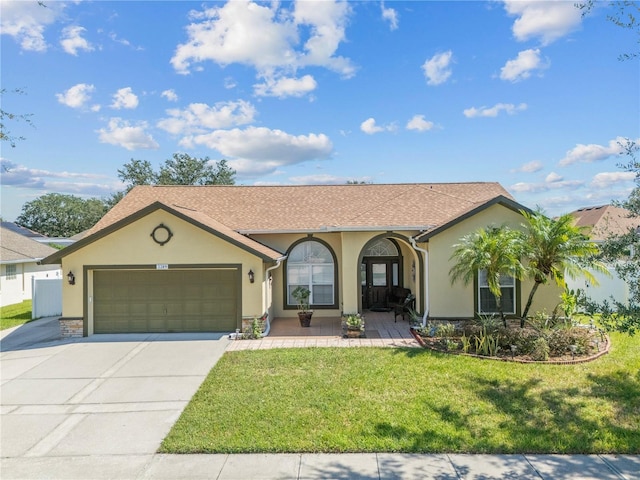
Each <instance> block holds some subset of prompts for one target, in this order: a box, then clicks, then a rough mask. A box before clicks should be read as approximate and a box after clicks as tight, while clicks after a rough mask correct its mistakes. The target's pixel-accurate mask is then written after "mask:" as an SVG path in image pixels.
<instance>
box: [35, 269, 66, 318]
mask: <svg viewBox="0 0 640 480" xmlns="http://www.w3.org/2000/svg"><path fill="white" fill-rule="evenodd" d="M31 291H32V295H33V297H32V298H33V304H32V309H31V318H32V319H34V318H42V317H53V316H54V315H62V279H61V278H56V279H48V278H32V279H31Z"/></svg>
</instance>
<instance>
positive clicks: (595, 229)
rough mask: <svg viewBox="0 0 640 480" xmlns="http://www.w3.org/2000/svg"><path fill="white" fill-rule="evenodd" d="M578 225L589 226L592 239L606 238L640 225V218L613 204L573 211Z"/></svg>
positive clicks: (572, 213)
mask: <svg viewBox="0 0 640 480" xmlns="http://www.w3.org/2000/svg"><path fill="white" fill-rule="evenodd" d="M571 215H573V217H574V218H575V219H576V225H577V226H579V227H585V228H588V229H589V231H590V234H591V238H592V240H604V239H606V238H607V237H609V236H610V235H623V234H625V233H627V232H628V231H629V230H635V229H636V228H638V227H640V218H638V217H632V216H631V212H630V211H629V210H627V209H624V208H621V207H615V206H613V205H601V206H598V207H586V208H580V209H578V210H575V211H573V212H571Z"/></svg>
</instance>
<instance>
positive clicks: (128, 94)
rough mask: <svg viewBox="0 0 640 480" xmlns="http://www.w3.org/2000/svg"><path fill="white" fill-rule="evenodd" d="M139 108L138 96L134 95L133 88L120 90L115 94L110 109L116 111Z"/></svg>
mask: <svg viewBox="0 0 640 480" xmlns="http://www.w3.org/2000/svg"><path fill="white" fill-rule="evenodd" d="M137 106H138V96H137V95H136V94H135V93H133V90H132V89H131V87H125V88H121V89H119V90H118V91H117V92H116V93H114V94H113V102H112V103H111V105H110V107H111V108H113V109H115V110H120V109H122V108H127V109H134V108H136V107H137Z"/></svg>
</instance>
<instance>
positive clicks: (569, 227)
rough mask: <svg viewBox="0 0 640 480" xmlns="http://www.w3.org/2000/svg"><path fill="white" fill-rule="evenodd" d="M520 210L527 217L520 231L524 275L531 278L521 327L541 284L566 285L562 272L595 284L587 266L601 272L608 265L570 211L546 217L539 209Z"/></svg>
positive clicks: (604, 270)
mask: <svg viewBox="0 0 640 480" xmlns="http://www.w3.org/2000/svg"><path fill="white" fill-rule="evenodd" d="M521 213H522V215H523V216H524V217H525V219H526V223H523V228H524V232H523V233H522V234H521V235H522V244H523V247H524V250H523V253H524V259H523V260H524V262H525V268H526V276H527V277H528V278H531V279H533V281H534V284H533V287H532V288H531V292H530V293H529V298H528V299H527V304H526V306H525V307H524V311H523V312H522V318H521V320H520V326H521V327H524V322H525V319H526V318H527V315H528V313H529V309H530V308H531V303H532V302H533V297H534V295H535V294H536V292H537V291H538V287H540V285H544V284H546V283H548V282H549V280H553V281H554V282H555V283H556V284H557V285H558V286H559V287H562V288H566V282H565V275H569V276H570V277H571V278H575V277H576V276H579V275H584V276H585V277H586V278H587V279H588V280H589V281H590V282H592V283H593V284H597V281H596V279H595V278H594V276H593V274H592V273H591V272H590V270H589V269H594V270H597V271H601V272H606V271H607V269H606V267H605V266H604V265H603V264H602V262H600V261H598V260H597V259H596V255H597V253H598V247H597V246H596V244H595V243H593V242H592V241H591V240H590V239H589V237H588V236H587V235H586V234H585V233H584V231H583V229H582V228H581V227H578V226H576V225H575V221H574V218H573V216H572V215H571V214H568V213H567V214H565V215H562V216H560V217H558V218H549V217H547V216H546V215H544V214H543V213H542V212H540V211H537V212H533V213H529V212H525V211H522V212H521Z"/></svg>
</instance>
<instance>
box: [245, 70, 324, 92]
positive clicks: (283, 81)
mask: <svg viewBox="0 0 640 480" xmlns="http://www.w3.org/2000/svg"><path fill="white" fill-rule="evenodd" d="M317 86H318V84H317V83H316V81H315V79H314V78H313V77H312V76H311V75H305V76H304V77H302V78H289V77H280V78H273V77H271V76H269V77H266V78H265V79H264V83H259V84H256V85H254V86H253V88H254V92H255V94H256V95H257V96H259V97H278V98H285V97H302V96H304V95H306V94H307V93H309V92H312V91H313V90H315V89H316V87H317Z"/></svg>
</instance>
